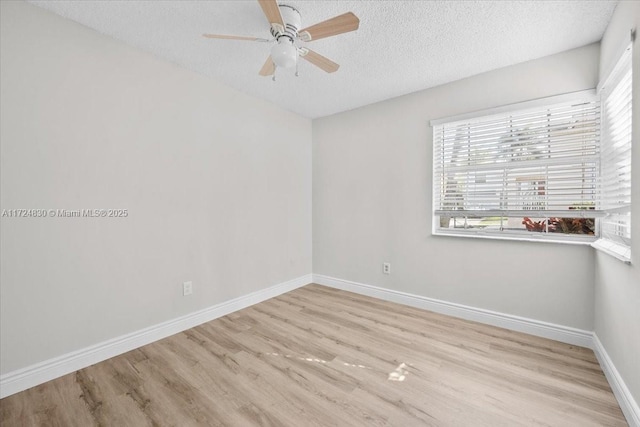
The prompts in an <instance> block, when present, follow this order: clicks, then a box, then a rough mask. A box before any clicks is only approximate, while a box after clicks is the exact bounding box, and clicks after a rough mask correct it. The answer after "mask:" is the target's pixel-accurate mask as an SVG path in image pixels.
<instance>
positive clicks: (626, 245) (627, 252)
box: [591, 32, 635, 264]
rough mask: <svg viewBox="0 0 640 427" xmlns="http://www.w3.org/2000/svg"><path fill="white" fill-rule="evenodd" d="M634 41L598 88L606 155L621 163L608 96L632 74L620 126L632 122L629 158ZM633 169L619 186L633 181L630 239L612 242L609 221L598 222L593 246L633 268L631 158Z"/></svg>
mask: <svg viewBox="0 0 640 427" xmlns="http://www.w3.org/2000/svg"><path fill="white" fill-rule="evenodd" d="M634 39H635V33H634V32H631V40H630V41H627V42H626V43H625V45H624V48H623V49H621V53H620V54H619V55H618V56H617V60H616V62H615V63H614V66H613V68H612V69H611V70H610V71H609V73H608V74H607V75H606V78H605V79H603V80H602V81H601V82H600V84H599V85H598V95H599V96H600V98H601V108H602V113H601V117H602V122H603V126H602V134H601V147H602V151H603V152H606V153H607V156H611V157H614V158H616V159H617V160H618V161H620V158H619V157H617V156H618V155H619V154H620V153H616V152H615V151H616V149H615V148H614V147H613V145H616V144H614V143H613V141H610V140H609V139H608V136H609V135H608V131H609V123H608V121H607V118H608V117H609V114H608V113H607V111H606V108H607V103H608V102H607V101H608V96H610V95H612V94H613V93H614V92H615V91H616V90H617V89H618V88H619V87H620V86H621V85H623V84H624V83H625V77H626V75H627V73H629V74H630V76H629V87H628V90H629V92H625V93H624V96H623V98H624V97H626V96H628V97H629V101H628V102H629V104H625V105H624V107H623V110H624V108H625V107H626V106H627V105H628V106H629V113H628V114H629V117H627V118H622V119H621V120H620V122H622V123H624V122H625V120H627V119H628V122H629V123H628V125H627V124H625V127H624V129H625V130H628V131H629V137H628V142H627V141H625V146H624V147H623V148H622V149H621V150H620V151H621V152H624V151H627V150H629V154H630V153H631V150H632V148H633V42H634ZM620 105H622V104H618V107H620ZM616 118H618V117H616ZM620 122H616V123H615V124H614V126H619V125H620ZM618 142H619V141H618ZM617 145H619V144H617ZM618 148H619V147H618ZM612 152H613V153H612ZM601 163H602V160H601ZM609 166H610V167H611V166H612V165H609ZM629 167H630V170H629V172H628V173H627V174H625V175H624V176H623V178H622V179H620V180H619V181H618V182H619V183H620V182H623V183H624V182H625V181H626V180H628V181H629V190H628V193H629V205H628V206H623V207H622V211H623V212H628V216H629V219H628V220H627V224H626V225H625V227H626V228H627V229H628V230H627V231H628V234H629V235H628V237H627V236H618V237H617V238H616V239H613V238H610V237H608V236H607V235H605V234H604V233H602V232H601V227H603V225H604V224H603V223H604V222H605V221H598V240H596V241H595V242H593V243H592V244H591V246H592V247H594V248H595V249H597V250H599V251H602V252H604V253H606V254H608V255H611V256H613V257H614V258H617V259H619V260H620V261H622V262H624V263H626V264H631V243H632V242H631V237H632V236H631V227H632V223H631V216H630V215H631V210H632V209H633V196H632V192H633V190H632V188H631V187H632V185H633V183H632V176H631V174H632V171H631V170H632V169H633V164H632V159H631V158H629ZM601 168H603V169H604V166H603V165H601ZM601 179H602V180H610V179H611V176H610V175H607V176H606V177H605V173H604V172H603V173H602V174H601ZM604 192H605V190H604V189H603V193H604ZM601 203H602V204H607V203H610V201H608V200H606V197H603V198H602V200H601ZM602 209H604V210H605V211H608V212H611V213H613V214H615V213H618V212H617V211H619V210H620V207H615V206H613V207H612V206H603V207H602ZM616 234H617V233H616Z"/></svg>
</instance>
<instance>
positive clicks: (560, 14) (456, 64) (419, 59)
mask: <svg viewBox="0 0 640 427" xmlns="http://www.w3.org/2000/svg"><path fill="white" fill-rule="evenodd" d="M31 3H33V4H36V5H38V6H41V7H43V8H45V9H48V10H51V11H53V12H55V13H57V14H59V15H62V16H64V17H66V18H70V19H72V20H74V21H77V22H80V23H82V24H84V25H86V26H88V27H91V28H93V29H95V30H97V31H99V32H101V33H104V34H107V35H110V36H112V37H115V38H117V39H120V40H122V41H124V42H126V43H128V44H130V45H132V46H136V47H138V48H140V49H143V50H145V51H148V52H151V53H153V54H154V55H156V56H158V57H160V58H164V59H166V60H169V61H171V62H173V63H176V64H179V65H181V66H183V67H185V68H188V69H191V70H194V71H196V72H199V73H202V74H205V75H208V76H211V77H213V78H215V79H217V80H218V81H221V82H223V83H226V84H227V85H229V86H231V87H234V88H236V89H238V90H240V91H242V92H245V93H248V94H250V95H253V96H256V97H258V98H262V99H265V100H268V101H270V102H272V103H274V104H276V105H279V106H281V107H283V108H285V109H287V110H290V111H293V112H296V113H298V114H300V115H302V116H305V117H309V118H316V117H322V116H326V115H330V114H334V113H338V112H341V111H345V110H349V109H353V108H357V107H360V106H363V105H366V104H371V103H373V102H377V101H381V100H384V99H388V98H392V97H396V96H399V95H403V94H407V93H410V92H415V91H418V90H421V89H426V88H429V87H433V86H437V85H440V84H443V83H447V82H450V81H454V80H458V79H461V78H465V77H469V76H472V75H475V74H479V73H482V72H485V71H489V70H493V69H496V68H500V67H504V66H508V65H512V64H516V63H519V62H524V61H528V60H531V59H535V58H540V57H543V56H546V55H551V54H554V53H558V52H562V51H565V50H568V49H572V48H576V47H580V46H584V45H586V44H589V43H593V42H596V41H599V40H600V39H601V38H602V35H603V33H604V30H605V28H606V26H607V23H608V22H609V19H610V17H611V14H612V13H613V9H614V8H615V5H616V2H611V1H399V0H392V1H348V0H340V1H324V0H323V1H301V0H286V1H283V2H282V3H285V4H289V5H291V6H294V7H296V8H297V9H298V10H299V11H300V13H301V15H302V27H307V26H309V25H312V24H315V23H316V22H319V21H323V20H325V19H328V18H330V17H333V16H335V15H339V14H342V13H344V12H347V11H352V12H353V13H355V14H356V15H357V16H358V17H359V18H360V28H359V30H358V31H355V32H352V33H347V34H342V35H338V36H336V37H332V38H328V39H322V40H317V41H313V42H310V43H307V44H304V43H302V44H301V45H306V46H308V47H309V48H311V49H313V50H315V51H316V52H318V53H320V54H322V55H324V56H326V57H328V58H330V59H332V60H333V61H335V62H337V63H339V64H340V65H341V67H340V69H339V70H338V71H337V72H335V73H333V74H326V73H325V72H323V71H321V70H320V69H318V68H316V67H314V66H313V65H311V64H310V63H308V62H306V61H301V63H300V77H294V75H293V72H292V71H291V70H281V71H279V73H278V75H277V81H275V82H273V81H271V78H270V77H261V76H259V75H258V71H259V70H260V68H261V67H262V64H263V63H264V62H265V60H266V58H267V56H268V54H269V50H270V44H268V43H259V42H247V41H232V40H214V39H205V38H203V37H202V36H201V34H203V33H216V34H233V35H247V36H256V37H262V38H270V34H269V25H268V23H267V21H266V18H265V17H264V15H263V13H262V10H261V9H260V6H259V4H258V2H257V1H255V0H250V1H238V0H236V1H189V0H181V1H169V0H165V1H149V0H144V1H135V0H130V1H117V0H110V1H97V0H82V1H78V0H76V1H31Z"/></svg>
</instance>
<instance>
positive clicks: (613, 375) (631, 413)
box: [593, 332, 640, 427]
mask: <svg viewBox="0 0 640 427" xmlns="http://www.w3.org/2000/svg"><path fill="white" fill-rule="evenodd" d="M593 351H594V352H595V354H596V357H597V358H598V362H600V366H601V367H602V371H603V372H604V375H605V376H606V377H607V380H608V381H609V385H611V389H612V390H613V394H614V395H615V396H616V399H618V403H619V404H620V408H621V409H622V412H623V413H624V416H625V417H626V418H627V422H628V423H629V427H640V407H639V406H638V403H637V402H636V401H635V399H634V398H633V396H632V395H631V392H630V391H629V389H628V388H627V385H626V384H625V382H624V380H623V379H622V377H621V376H620V373H619V372H618V370H617V369H616V367H615V365H614V364H613V361H612V360H611V358H610V357H609V355H608V354H607V351H606V350H605V348H604V346H603V345H602V343H601V342H600V339H598V335H596V333H595V332H594V333H593Z"/></svg>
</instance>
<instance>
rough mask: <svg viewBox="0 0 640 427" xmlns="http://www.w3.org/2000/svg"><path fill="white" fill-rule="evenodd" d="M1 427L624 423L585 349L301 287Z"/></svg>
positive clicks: (132, 355) (89, 375) (47, 394)
mask: <svg viewBox="0 0 640 427" xmlns="http://www.w3.org/2000/svg"><path fill="white" fill-rule="evenodd" d="M0 424H1V425H2V426H32V425H33V426H40V425H52V426H92V425H105V426H107V425H110V426H118V427H120V426H129V425H131V426H146V425H161V426H201V425H220V426H222V425H224V426H242V427H244V426H253V425H258V426H295V427H305V426H313V425H317V426H332V425H334V426H380V425H388V426H401V427H410V426H473V427H475V426H491V427H497V426H563V427H564V426H580V427H586V426H626V425H627V424H626V422H625V421H624V417H623V415H622V412H621V411H620V407H619V406H618V404H617V402H616V400H615V398H614V396H613V394H612V392H611V389H610V388H609V385H608V383H607V381H606V379H605V377H604V375H603V373H602V371H601V369H600V367H599V365H598V362H597V361H596V358H595V356H594V354H593V352H592V351H591V350H588V349H585V348H581V347H575V346H571V345H567V344H561V343H558V342H555V341H551V340H547V339H543V338H537V337H533V336H529V335H525V334H521V333H517V332H511V331H507V330H504V329H500V328H495V327H491V326H486V325H481V324H478V323H474V322H468V321H464V320H459V319H455V318H451V317H447V316H443V315H439V314H435V313H431V312H428V311H423V310H419V309H415V308H411V307H406V306H401V305H398V304H393V303H388V302H384V301H380V300H376V299H373V298H368V297H364V296H360V295H356V294H352V293H348V292H344V291H338V290H334V289H330V288H326V287H323V286H319V285H309V286H305V287H303V288H300V289H297V290H295V291H292V292H289V293H287V294H285V295H281V296H279V297H277V298H274V299H271V300H269V301H265V302H262V303H260V304H257V305H255V306H253V307H250V308H247V309H244V310H241V311H238V312H236V313H234V314H231V315H229V316H225V317H223V318H220V319H217V320H214V321H212V322H209V323H206V324H204V325H201V326H198V327H196V328H193V329H190V330H188V331H185V332H182V333H179V334H177V335H174V336H172V337H169V338H167V339H164V340H162V341H158V342H156V343H153V344H150V345H147V346H145V347H142V348H140V349H137V350H134V351H131V352H129V353H126V354H123V355H121V356H118V357H115V358H113V359H109V360H107V361H105V362H102V363H99V364H97V365H94V366H91V367H89V368H86V369H82V370H80V371H78V372H75V373H73V374H69V375H66V376H64V377H61V378H58V379H56V380H54V381H50V382H48V383H46V384H42V385H40V386H38V387H34V388H32V389H29V390H26V391H24V392H21V393H18V394H15V395H13V396H9V397H7V398H5V399H3V400H1V401H0Z"/></svg>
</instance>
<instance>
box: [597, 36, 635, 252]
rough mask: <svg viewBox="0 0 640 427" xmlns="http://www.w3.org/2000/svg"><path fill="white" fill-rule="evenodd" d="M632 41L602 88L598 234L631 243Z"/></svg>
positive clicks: (622, 242)
mask: <svg viewBox="0 0 640 427" xmlns="http://www.w3.org/2000/svg"><path fill="white" fill-rule="evenodd" d="M631 79H632V73H631V45H629V47H628V48H627V50H626V51H625V53H624V54H623V56H622V57H621V58H620V60H619V62H618V64H617V65H616V67H615V69H614V70H613V72H612V74H611V76H610V77H609V78H608V79H607V81H606V83H605V86H604V87H603V88H602V92H601V95H602V111H603V132H602V160H601V166H600V167H601V171H600V176H601V186H602V198H601V208H602V209H604V210H605V211H606V212H607V216H606V217H605V218H603V219H602V220H601V222H600V237H601V238H605V239H609V240H613V241H615V242H617V243H620V244H623V245H626V246H628V245H630V244H631V140H632V139H631V121H632V111H631V93H632V80H631Z"/></svg>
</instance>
